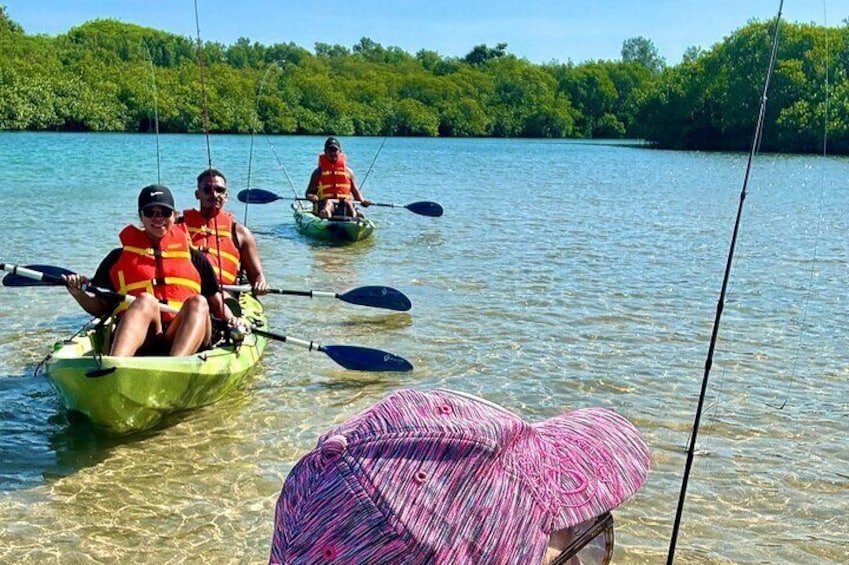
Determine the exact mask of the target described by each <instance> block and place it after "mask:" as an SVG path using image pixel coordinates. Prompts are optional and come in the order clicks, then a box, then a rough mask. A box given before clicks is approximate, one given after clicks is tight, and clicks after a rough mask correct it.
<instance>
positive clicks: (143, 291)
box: [63, 184, 238, 357]
mask: <svg viewBox="0 0 849 565" xmlns="http://www.w3.org/2000/svg"><path fill="white" fill-rule="evenodd" d="M138 214H139V219H140V220H141V223H142V227H141V228H139V227H137V226H135V225H128V226H126V227H125V228H124V229H123V230H121V233H120V234H119V238H120V240H121V245H122V247H119V248H116V249H113V250H112V251H111V252H110V253H109V255H107V256H106V258H104V259H103V261H102V262H101V263H100V266H99V267H98V268H97V272H96V274H95V275H94V278H92V279H91V281H90V283H91V285H93V286H95V287H99V288H105V289H108V290H111V291H114V292H119V293H121V294H126V295H130V296H134V297H135V300H133V301H132V302H130V303H129V304H128V303H127V302H121V303H120V304H119V305H118V306H117V308H116V307H115V304H114V302H112V301H110V300H109V299H107V298H103V297H102V296H100V295H97V294H90V293H87V292H85V291H84V290H83V288H84V287H85V285H86V284H88V283H89V280H88V279H86V278H85V277H83V276H80V275H63V278H64V279H65V280H66V282H67V284H68V292H70V293H71V296H73V297H74V299H76V301H77V302H78V303H79V304H80V306H82V307H83V309H84V310H85V311H86V312H88V313H89V314H91V315H93V316H105V315H107V314H109V313H110V312H111V311H112V310H113V309H114V310H115V312H114V313H115V315H116V316H117V317H118V325H117V327H116V329H115V334H114V338H113V341H112V347H111V350H110V355H114V356H119V357H120V356H133V355H190V354H192V353H195V352H197V351H199V350H200V349H202V348H206V347H209V346H210V342H211V340H212V321H211V319H210V314H212V315H214V316H216V317H218V318H221V319H225V320H228V322H229V323H230V325H236V324H237V323H238V320H237V319H236V318H234V316H233V314H232V312H231V311H230V309H229V307H228V306H227V305H226V304H225V303H224V300H223V295H222V294H221V292H220V289H219V286H218V281H217V279H216V277H215V272H214V271H213V269H212V265H210V263H209V261H207V259H206V257H204V255H203V253H201V252H200V251H197V250H195V249H192V248H191V246H190V243H189V236H188V233H187V232H186V228H185V226H183V225H182V224H177V223H176V214H175V206H174V196H173V195H172V194H171V191H170V190H169V189H168V187H166V186H163V185H157V184H154V185H150V186H146V187H144V188H143V189H142V190H141V192H140V193H139V197H138ZM160 303H164V304H167V305H169V306H171V307H173V308H176V309H177V310H178V312H177V313H176V314H173V313H170V312H165V311H160V308H159V306H160Z"/></svg>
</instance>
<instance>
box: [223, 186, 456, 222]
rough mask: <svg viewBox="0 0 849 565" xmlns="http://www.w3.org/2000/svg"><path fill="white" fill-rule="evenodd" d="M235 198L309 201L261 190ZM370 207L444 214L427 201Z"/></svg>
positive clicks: (265, 201)
mask: <svg viewBox="0 0 849 565" xmlns="http://www.w3.org/2000/svg"><path fill="white" fill-rule="evenodd" d="M236 198H238V199H239V202H244V203H246V204H268V203H270V202H275V201H277V200H296V201H299V202H304V201H306V202H309V200H308V199H306V198H286V197H283V196H279V195H277V194H274V193H273V192H271V191H269V190H263V189H261V188H249V189H246V190H242V191H240V192H239V194H237V195H236ZM371 205H372V206H384V207H387V208H406V209H407V210H409V211H410V212H412V213H414V214H419V215H420V216H430V217H432V218H438V217H439V216H441V215H442V214H443V212H444V210H443V209H442V206H440V205H439V204H438V203H436V202H427V201H422V202H413V203H411V204H406V205H403V206H402V205H400V204H386V203H383V202H372V203H371Z"/></svg>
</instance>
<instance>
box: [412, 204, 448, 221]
mask: <svg viewBox="0 0 849 565" xmlns="http://www.w3.org/2000/svg"><path fill="white" fill-rule="evenodd" d="M404 208H406V209H407V210H409V211H410V212H413V213H414V214H419V215H420V216H430V217H431V218H438V217H440V216H441V215H442V212H443V210H442V206H440V205H439V204H438V203H436V202H413V203H412V204H407V205H406V206H404Z"/></svg>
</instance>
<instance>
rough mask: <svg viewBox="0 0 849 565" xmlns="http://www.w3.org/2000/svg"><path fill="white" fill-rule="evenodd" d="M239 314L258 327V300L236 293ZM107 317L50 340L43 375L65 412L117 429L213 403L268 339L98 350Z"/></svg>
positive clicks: (104, 335) (143, 425) (150, 424)
mask: <svg viewBox="0 0 849 565" xmlns="http://www.w3.org/2000/svg"><path fill="white" fill-rule="evenodd" d="M238 300H239V307H240V308H241V315H242V317H244V318H246V319H247V320H248V321H249V322H250V323H251V324H252V325H254V326H258V327H265V325H266V317H265V314H264V313H263V308H262V305H261V304H260V303H259V301H257V300H256V299H255V298H253V297H252V296H251V295H250V294H247V293H242V294H241V295H240V296H239V299H238ZM110 326H111V324H94V323H93V324H91V325H89V326H87V327H85V328H83V329H82V330H81V331H80V332H78V333H77V335H76V336H74V337H73V338H71V339H68V340H65V341H61V342H58V343H56V345H55V346H54V349H53V353H52V354H51V355H50V356H49V357H48V359H47V362H46V371H47V376H48V378H49V379H50V381H51V382H52V383H53V385H54V386H55V387H56V390H57V391H58V392H59V395H60V396H61V397H62V400H63V401H64V403H65V407H66V408H67V409H68V410H69V411H73V412H79V413H82V414H84V415H85V416H87V417H88V418H89V420H91V422H92V424H93V425H94V426H95V427H96V428H98V429H101V430H102V431H104V432H106V433H109V434H113V435H123V434H128V433H131V432H136V431H141V430H145V429H149V428H152V427H154V426H156V425H157V424H158V423H159V422H160V421H161V420H162V418H163V417H165V416H166V415H168V414H171V413H174V412H179V411H181V410H187V409H190V408H198V407H200V406H205V405H207V404H212V403H214V402H217V401H218V400H220V399H221V398H222V397H224V396H225V395H226V394H227V393H228V392H229V391H230V390H232V389H233V388H235V387H236V386H238V385H239V384H240V383H241V382H242V380H243V379H244V377H245V376H246V375H247V374H248V372H249V371H250V370H251V369H252V368H253V366H254V365H255V364H256V363H257V361H258V360H259V358H260V355H262V351H263V349H265V345H266V343H268V340H267V339H266V338H265V337H262V336H259V335H257V334H255V333H249V334H248V335H247V336H246V337H245V339H244V341H243V342H242V343H241V345H240V346H239V347H234V345H233V344H231V343H223V342H222V343H220V344H218V345H217V346H216V347H214V348H212V349H208V350H206V351H201V352H199V353H196V354H194V355H187V356H182V357H165V356H157V357H111V356H108V355H100V354H99V353H100V349H101V348H102V347H103V346H104V343H105V342H106V341H107V339H108V338H107V333H108V331H109V327H110Z"/></svg>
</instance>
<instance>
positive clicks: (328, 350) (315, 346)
mask: <svg viewBox="0 0 849 565" xmlns="http://www.w3.org/2000/svg"><path fill="white" fill-rule="evenodd" d="M33 267H35V265H30V266H27V267H21V266H18V265H9V264H6V263H0V270H2V271H6V272H8V273H9V274H8V275H6V276H5V277H4V278H3V285H4V286H45V285H52V286H67V283H66V282H65V280H64V279H63V278H62V276H61V275H62V274H73V273H72V271H68V270H67V269H63V268H62V267H51V266H49V265H41V268H42V270H40V271H37V270H35V269H34V268H33ZM27 279H29V281H34V282H27ZM84 290H86V291H88V292H92V293H95V294H98V295H101V296H104V297H108V298H112V299H119V300H122V301H127V302H132V301H133V300H135V297H134V296H131V295H126V294H120V293H118V292H113V291H111V290H107V289H105V288H100V287H96V286H92V285H86V286H85V288H84ZM159 307H160V309H161V310H167V311H171V312H176V310H175V309H174V308H171V307H170V306H167V305H165V304H160V306H159ZM218 323H221V320H218ZM250 329H251V331H253V332H255V333H256V334H257V335H261V336H265V337H267V338H269V339H273V340H277V341H281V342H283V343H291V344H293V345H299V346H301V347H305V348H307V349H309V350H310V351H320V352H322V353H324V354H326V355H327V356H328V357H330V358H331V359H332V360H333V361H335V362H336V363H338V364H339V365H341V366H342V367H344V368H346V369H351V370H354V371H412V370H413V365H412V364H411V363H410V362H409V361H407V360H406V359H404V358H403V357H399V356H397V355H394V354H392V353H388V352H386V351H381V350H380V349H371V348H368V347H360V346H356V345H321V344H319V343H316V342H314V341H307V340H303V339H299V338H295V337H289V336H285V335H280V334H276V333H272V332H269V331H266V330H263V329H262V328H258V327H257V326H255V325H251V326H250Z"/></svg>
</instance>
